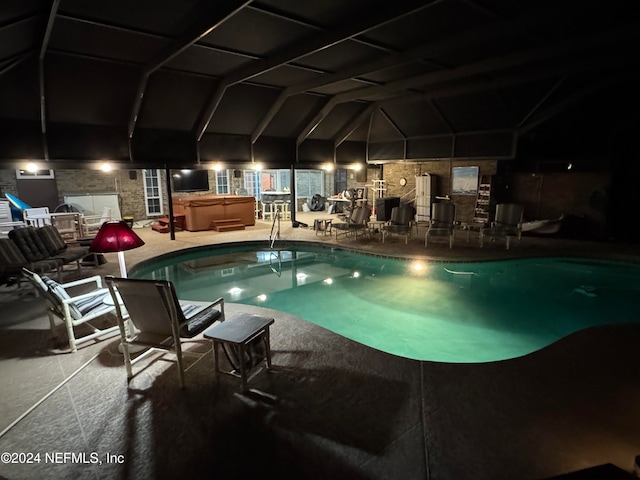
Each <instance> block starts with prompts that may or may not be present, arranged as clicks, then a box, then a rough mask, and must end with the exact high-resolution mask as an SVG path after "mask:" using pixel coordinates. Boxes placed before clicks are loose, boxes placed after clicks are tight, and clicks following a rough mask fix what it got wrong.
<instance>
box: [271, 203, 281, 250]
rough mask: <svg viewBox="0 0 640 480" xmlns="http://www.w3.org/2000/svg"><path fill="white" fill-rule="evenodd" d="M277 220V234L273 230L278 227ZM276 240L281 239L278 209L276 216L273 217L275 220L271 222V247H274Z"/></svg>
mask: <svg viewBox="0 0 640 480" xmlns="http://www.w3.org/2000/svg"><path fill="white" fill-rule="evenodd" d="M276 221H277V222H278V230H276V233H275V235H274V234H273V231H274V230H275V228H276ZM276 240H280V212H278V211H276V215H275V217H273V222H272V223H271V233H269V248H271V249H273V244H274V243H275V242H276Z"/></svg>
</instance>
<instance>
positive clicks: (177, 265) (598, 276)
mask: <svg viewBox="0 0 640 480" xmlns="http://www.w3.org/2000/svg"><path fill="white" fill-rule="evenodd" d="M132 277H136V278H154V279H166V280H171V281H172V282H174V284H175V286H176V290H177V292H178V295H179V296H180V298H184V299H189V300H209V299H214V298H217V297H224V298H225V300H226V301H228V302H236V303H243V304H250V305H258V306H264V307H268V308H273V309H276V310H281V311H285V312H288V313H291V314H293V315H296V316H299V317H301V318H303V319H305V320H307V321H310V322H313V323H315V324H318V325H321V326H323V327H325V328H327V329H329V330H332V331H334V332H336V333H338V334H340V335H343V336H345V337H347V338H350V339H352V340H355V341H357V342H359V343H362V344H365V345H368V346H370V347H373V348H376V349H379V350H383V351H385V352H389V353H392V354H395V355H399V356H403V357H407V358H412V359H416V360H430V361H438V362H456V363H457V362H460V363H465V362H489V361H497V360H505V359H509V358H514V357H518V356H522V355H526V354H528V353H531V352H534V351H536V350H539V349H541V348H543V347H545V346H547V345H549V344H551V343H553V342H555V341H557V340H559V339H560V338H562V337H564V336H566V335H569V334H570V333H573V332H576V331H578V330H582V329H585V328H588V327H591V326H596V325H604V324H618V323H632V322H640V318H638V314H637V298H636V297H635V296H636V295H638V293H639V291H640V265H636V264H630V263H622V262H610V261H601V260H589V259H575V258H530V259H519V260H503V261H495V262H458V263H454V262H446V263H445V262H426V261H416V260H406V259H396V258H386V257H381V256H374V255H367V254H360V253H356V252H350V251H345V250H341V249H338V248H328V247H314V246H308V245H301V244H292V245H290V246H287V247H286V249H285V250H278V251H275V252H274V251H270V250H268V249H265V248H264V247H263V248H259V247H257V245H252V244H237V245H233V246H225V247H209V248H202V247H199V248H196V249H190V250H186V251H183V252H179V253H177V254H176V253H173V254H169V255H166V256H162V257H159V258H157V259H152V261H149V262H145V263H144V264H141V265H139V266H138V267H137V268H136V269H135V271H134V272H132Z"/></svg>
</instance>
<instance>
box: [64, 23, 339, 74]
mask: <svg viewBox="0 0 640 480" xmlns="http://www.w3.org/2000/svg"><path fill="white" fill-rule="evenodd" d="M58 18H64V19H67V20H71V21H74V22H81V23H87V24H89V25H94V26H96V27H100V28H106V29H110V30H120V31H123V32H126V33H128V34H133V35H141V36H146V37H152V38H156V39H159V40H168V41H173V40H174V39H173V38H172V37H167V36H165V35H159V34H157V33H149V32H145V31H142V30H135V29H132V28H128V27H122V26H119V25H114V24H109V23H103V22H98V21H96V20H87V19H84V18H80V17H72V16H70V15H63V14H58ZM191 47H193V48H201V49H203V50H207V51H212V52H220V53H223V54H225V55H233V56H235V57H243V58H247V59H249V60H261V59H262V57H261V56H260V55H255V54H251V53H247V52H242V51H240V50H233V49H230V48H223V47H216V46H213V45H207V44H204V43H194V44H193V45H191ZM96 58H103V57H96ZM289 66H290V67H292V68H295V69H298V70H304V71H308V72H313V73H321V74H327V73H330V72H329V71H326V70H322V69H319V68H313V67H309V66H307V65H300V64H298V63H295V62H291V63H289ZM163 67H164V68H165V69H168V70H174V71H178V72H183V73H187V74H191V75H203V76H208V77H212V75H207V74H205V73H201V74H198V73H196V72H189V71H184V70H180V69H178V68H170V67H167V66H166V65H163Z"/></svg>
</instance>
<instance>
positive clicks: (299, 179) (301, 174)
mask: <svg viewBox="0 0 640 480" xmlns="http://www.w3.org/2000/svg"><path fill="white" fill-rule="evenodd" d="M315 194H319V195H324V174H323V171H322V170H296V197H297V198H306V199H307V200H311V197H313V196H314V195H315Z"/></svg>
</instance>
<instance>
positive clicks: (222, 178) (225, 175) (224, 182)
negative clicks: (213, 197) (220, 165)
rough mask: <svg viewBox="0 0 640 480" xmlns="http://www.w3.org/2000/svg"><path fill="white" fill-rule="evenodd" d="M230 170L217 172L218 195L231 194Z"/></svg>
mask: <svg viewBox="0 0 640 480" xmlns="http://www.w3.org/2000/svg"><path fill="white" fill-rule="evenodd" d="M229 183H230V182H229V170H220V171H219V172H216V193H217V194H218V195H222V194H225V193H229Z"/></svg>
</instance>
